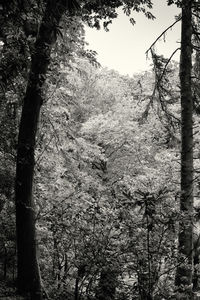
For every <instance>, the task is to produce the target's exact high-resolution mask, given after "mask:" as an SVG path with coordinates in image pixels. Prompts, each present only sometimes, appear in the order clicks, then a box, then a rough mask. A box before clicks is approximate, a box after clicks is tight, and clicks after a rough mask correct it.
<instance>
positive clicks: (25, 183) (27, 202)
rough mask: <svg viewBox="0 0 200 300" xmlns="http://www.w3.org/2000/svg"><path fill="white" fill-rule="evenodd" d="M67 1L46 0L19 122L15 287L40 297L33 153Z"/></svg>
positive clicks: (35, 299) (21, 292) (19, 290)
mask: <svg viewBox="0 0 200 300" xmlns="http://www.w3.org/2000/svg"><path fill="white" fill-rule="evenodd" d="M66 5H67V1H63V0H57V1H51V0H49V1H47V6H46V9H45V12H44V16H43V19H42V22H41V25H40V29H39V32H38V37H37V39H36V42H35V49H34V51H33V55H32V60H31V69H30V73H29V80H28V85H27V89H26V94H25V98H24V102H23V107H22V116H21V121H20V128H19V136H18V149H17V166H16V183H15V201H16V232H17V288H18V292H19V293H20V294H25V295H27V297H28V295H31V298H32V299H34V300H37V299H42V292H41V282H40V272H39V267H38V263H37V253H36V248H37V245H36V232H35V212H34V201H33V196H32V186H33V174H34V152H35V141H36V132H37V126H38V119H39V113H40V108H41V105H42V87H43V84H44V82H45V77H46V73H47V68H48V66H49V63H50V54H51V49H52V45H53V44H54V42H55V41H56V28H57V26H58V25H59V22H60V19H61V17H62V15H63V13H64V12H65V10H66Z"/></svg>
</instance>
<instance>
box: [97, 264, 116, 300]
mask: <svg viewBox="0 0 200 300" xmlns="http://www.w3.org/2000/svg"><path fill="white" fill-rule="evenodd" d="M117 276H118V274H117V271H116V270H114V269H112V268H107V269H104V270H102V271H101V275H100V280H99V285H98V288H97V291H96V300H104V299H106V300H114V299H115V291H116V287H117Z"/></svg>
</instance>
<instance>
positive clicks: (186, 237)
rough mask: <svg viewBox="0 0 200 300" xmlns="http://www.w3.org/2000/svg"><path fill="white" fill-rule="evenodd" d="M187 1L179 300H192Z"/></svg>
mask: <svg viewBox="0 0 200 300" xmlns="http://www.w3.org/2000/svg"><path fill="white" fill-rule="evenodd" d="M191 2H192V1H190V0H183V1H182V33H181V63H180V83H181V119H182V122H181V130H182V132H181V139H182V148H181V196H180V211H181V213H182V218H181V221H180V222H179V245H178V266H177V270H176V282H175V283H176V286H177V288H178V292H179V293H180V294H181V299H188V300H189V299H192V294H191V293H192V291H191V290H192V272H193V253H192V252H193V251H192V249H193V220H192V214H193V118H192V115H193V99H192V90H191V71H192V44H191V37H192V13H191Z"/></svg>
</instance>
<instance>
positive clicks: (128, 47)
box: [85, 0, 180, 76]
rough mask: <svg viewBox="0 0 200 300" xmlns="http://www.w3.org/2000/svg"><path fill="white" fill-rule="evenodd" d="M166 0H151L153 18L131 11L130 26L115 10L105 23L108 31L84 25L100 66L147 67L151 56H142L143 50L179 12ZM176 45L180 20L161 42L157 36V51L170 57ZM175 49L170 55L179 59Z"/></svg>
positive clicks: (135, 69) (121, 69)
mask: <svg viewBox="0 0 200 300" xmlns="http://www.w3.org/2000/svg"><path fill="white" fill-rule="evenodd" d="M166 2H167V0H153V3H154V9H153V10H151V12H152V14H153V15H154V16H155V17H156V19H155V20H148V19H147V18H146V17H145V16H144V15H142V13H136V12H134V13H133V14H132V17H133V18H134V19H135V21H136V24H135V25H134V26H133V25H132V24H131V23H130V21H129V17H127V16H126V15H124V14H123V12H122V11H120V10H119V11H118V13H119V14H118V17H117V19H114V20H113V22H112V24H111V25H110V26H109V32H105V31H104V30H103V29H101V30H96V29H91V28H88V27H86V28H85V30H86V41H87V42H88V43H89V45H88V48H89V49H91V50H95V51H96V52H97V53H98V55H97V59H98V61H99V62H100V64H101V65H102V66H103V67H108V68H109V69H115V70H117V71H118V72H119V73H121V74H124V75H126V74H128V75H130V76H131V75H132V74H133V73H137V72H141V71H145V70H148V69H149V68H150V64H151V59H150V55H149V59H147V57H146V54H145V52H146V50H147V49H148V48H149V47H150V45H151V44H152V43H153V42H154V41H155V40H156V38H157V37H158V36H159V35H160V34H161V33H162V32H163V31H164V30H165V29H166V28H167V27H168V26H170V25H171V24H172V23H173V22H174V21H175V15H178V14H179V13H180V9H178V8H177V7H176V6H175V5H171V6H167V4H166ZM179 47H180V22H179V23H177V24H176V25H175V26H174V27H173V29H170V30H169V31H168V33H167V34H166V36H165V41H164V40H163V39H160V40H159V42H157V44H156V48H155V49H156V51H157V53H158V54H163V55H164V56H165V57H170V56H171V54H172V53H173V52H174V50H175V49H176V48H179ZM179 56H180V53H179V51H178V52H177V54H176V55H175V56H174V59H175V60H179Z"/></svg>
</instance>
